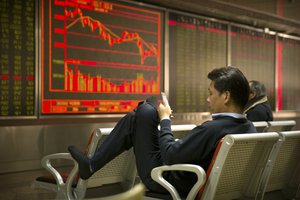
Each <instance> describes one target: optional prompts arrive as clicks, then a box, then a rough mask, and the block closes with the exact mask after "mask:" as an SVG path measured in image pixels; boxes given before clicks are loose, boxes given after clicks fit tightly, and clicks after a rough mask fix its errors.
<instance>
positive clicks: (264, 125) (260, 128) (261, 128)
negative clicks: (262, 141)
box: [252, 121, 269, 133]
mask: <svg viewBox="0 0 300 200" xmlns="http://www.w3.org/2000/svg"><path fill="white" fill-rule="evenodd" d="M252 123H253V125H254V127H255V128H256V131H257V132H258V133H261V132H265V131H266V130H267V129H268V127H269V124H268V122H266V121H260V122H252Z"/></svg>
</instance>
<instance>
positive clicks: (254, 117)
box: [244, 80, 273, 122]
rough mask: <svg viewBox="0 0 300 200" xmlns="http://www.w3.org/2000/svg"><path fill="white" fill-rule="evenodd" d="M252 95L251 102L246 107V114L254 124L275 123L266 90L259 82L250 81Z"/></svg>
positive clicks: (250, 96)
mask: <svg viewBox="0 0 300 200" xmlns="http://www.w3.org/2000/svg"><path fill="white" fill-rule="evenodd" d="M249 86H250V94H249V101H248V103H247V105H246V106H245V111H244V113H245V114H246V116H247V118H248V119H249V120H250V121H252V122H257V121H273V113H272V109H271V106H270V104H269V102H268V97H267V94H266V88H265V86H264V84H263V83H261V82H259V81H255V80H252V81H249Z"/></svg>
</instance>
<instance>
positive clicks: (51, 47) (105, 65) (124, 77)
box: [41, 0, 163, 114]
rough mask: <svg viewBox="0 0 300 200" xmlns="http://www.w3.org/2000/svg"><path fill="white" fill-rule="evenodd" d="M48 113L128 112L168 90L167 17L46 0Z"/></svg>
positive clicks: (114, 4) (128, 7)
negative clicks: (164, 29) (165, 63)
mask: <svg viewBox="0 0 300 200" xmlns="http://www.w3.org/2000/svg"><path fill="white" fill-rule="evenodd" d="M42 4H43V5H42V8H43V9H42V17H43V19H42V21H43V22H44V23H42V24H43V25H42V31H43V32H42V36H43V37H42V40H43V42H42V46H43V47H42V97H41V102H42V106H41V111H42V114H74V113H75V114H78V113H80V114H86V113H122V112H129V111H132V110H133V109H134V108H135V107H136V106H137V104H138V102H139V101H141V100H144V99H145V98H147V97H149V96H156V95H159V94H160V92H161V90H162V85H163V83H162V66H161V65H162V52H161V51H162V27H163V26H162V17H163V16H162V13H161V11H156V10H151V9H147V8H145V7H138V6H136V5H133V4H124V3H120V2H118V1H100V0H94V1H72V0H50V1H42Z"/></svg>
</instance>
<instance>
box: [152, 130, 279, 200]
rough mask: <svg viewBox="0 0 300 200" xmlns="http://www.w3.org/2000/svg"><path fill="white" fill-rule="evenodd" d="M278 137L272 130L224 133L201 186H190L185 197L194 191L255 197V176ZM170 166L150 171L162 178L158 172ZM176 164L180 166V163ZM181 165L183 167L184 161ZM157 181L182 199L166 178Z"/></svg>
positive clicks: (218, 196)
mask: <svg viewBox="0 0 300 200" xmlns="http://www.w3.org/2000/svg"><path fill="white" fill-rule="evenodd" d="M278 140H279V135H278V134H277V133H275V132H270V133H251V134H229V135H226V136H225V137H224V138H223V139H222V140H221V141H220V142H219V144H218V147H217V149H216V151H215V154H214V156H213V160H212V162H211V164H210V167H209V169H208V171H207V174H206V177H207V181H206V183H205V185H204V186H203V187H202V188H201V189H200V190H199V188H198V189H197V190H195V188H193V190H191V191H190V193H189V195H188V197H187V198H186V199H187V200H192V199H194V197H195V196H196V195H197V194H198V197H197V198H198V199H202V200H207V199H222V200H223V199H239V198H247V197H254V196H255V194H256V189H257V185H258V181H259V178H258V177H260V176H261V174H262V171H263V169H264V167H265V165H266V163H267V161H268V157H269V155H270V152H271V151H272V150H273V148H274V145H275V144H276V143H277V142H278ZM194 166H195V165H194ZM172 167H173V166H162V167H158V168H155V169H153V171H156V170H160V169H161V172H160V173H154V172H153V173H152V174H151V175H152V178H153V179H154V180H163V177H162V176H160V174H161V173H162V172H163V171H165V170H171V168H172ZM195 167H196V168H199V166H195ZM176 168H177V169H179V166H176ZM189 168H192V165H189ZM200 168H201V167H200ZM180 169H181V170H184V165H183V166H182V168H180ZM202 180H205V179H204V178H202ZM158 183H160V184H161V185H162V186H163V187H165V188H166V189H167V190H168V191H169V192H170V193H171V195H172V197H173V199H176V200H178V199H181V197H180V196H179V194H178V192H177V191H176V189H175V188H174V187H173V188H172V187H170V184H169V183H167V181H166V180H163V181H158Z"/></svg>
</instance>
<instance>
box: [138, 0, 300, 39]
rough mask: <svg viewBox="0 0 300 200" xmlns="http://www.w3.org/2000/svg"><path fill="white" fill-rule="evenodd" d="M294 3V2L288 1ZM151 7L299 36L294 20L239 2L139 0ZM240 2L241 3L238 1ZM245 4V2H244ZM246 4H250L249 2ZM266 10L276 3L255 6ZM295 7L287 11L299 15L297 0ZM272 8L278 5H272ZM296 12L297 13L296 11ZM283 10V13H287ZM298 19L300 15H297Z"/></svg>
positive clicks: (299, 26)
mask: <svg viewBox="0 0 300 200" xmlns="http://www.w3.org/2000/svg"><path fill="white" fill-rule="evenodd" d="M291 1H296V0H289V2H291ZM139 2H144V3H147V4H151V5H156V6H160V7H163V8H168V9H174V10H180V11H185V12H189V13H194V14H199V15H202V16H207V17H213V18H217V19H222V20H226V21H230V22H235V23H241V24H246V25H250V26H253V27H257V28H268V29H269V30H273V31H276V32H280V33H285V34H289V35H294V36H300V22H299V20H296V19H291V18H287V17H281V16H278V15H276V14H273V13H271V12H266V11H263V10H259V9H255V8H253V7H252V8H251V7H249V6H248V7H246V6H245V4H243V5H238V4H237V3H236V2H239V1H236V2H234V1H231V2H230V0H228V1H225V0H224V1H222V0H139ZM240 2H242V1H240ZM244 2H245V0H244ZM248 2H251V0H249V1H248ZM263 3H264V4H265V5H264V7H265V8H267V7H268V5H267V3H268V4H270V6H271V4H272V3H273V4H274V3H276V1H270V0H269V1H258V2H257V5H260V7H262V6H261V5H262V4H263ZM294 5H296V7H295V6H290V8H289V9H293V10H295V11H296V12H297V13H300V2H299V0H298V2H297V4H294ZM270 6H269V7H270ZM272 6H273V7H274V8H275V7H276V6H278V5H272ZM297 10H298V11H297ZM288 12H289V11H288V10H285V13H288ZM299 19H300V14H299Z"/></svg>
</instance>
